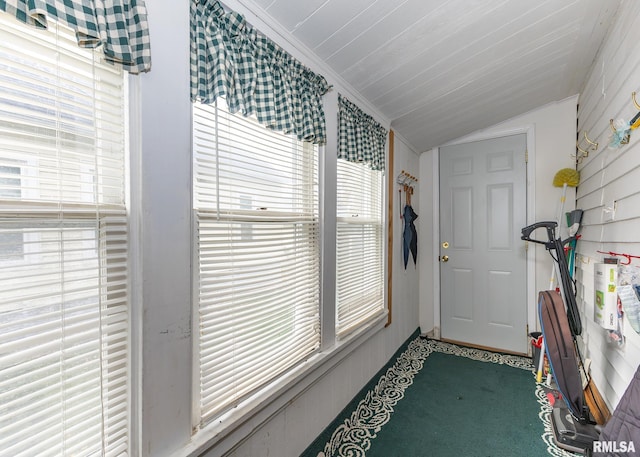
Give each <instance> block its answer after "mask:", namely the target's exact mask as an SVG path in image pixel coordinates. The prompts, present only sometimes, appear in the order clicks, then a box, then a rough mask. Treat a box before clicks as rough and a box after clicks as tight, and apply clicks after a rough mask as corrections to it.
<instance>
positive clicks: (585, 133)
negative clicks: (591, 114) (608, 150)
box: [583, 131, 598, 151]
mask: <svg viewBox="0 0 640 457" xmlns="http://www.w3.org/2000/svg"><path fill="white" fill-rule="evenodd" d="M583 133H584V139H585V140H587V143H589V144H590V145H591V146H589V148H587V149H590V148H591V147H593V150H594V151H597V150H598V143H597V142H595V141H591V140H590V139H589V137H588V136H587V132H586V131H585V132H583Z"/></svg>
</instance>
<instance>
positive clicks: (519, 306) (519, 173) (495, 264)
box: [440, 134, 528, 353]
mask: <svg viewBox="0 0 640 457" xmlns="http://www.w3.org/2000/svg"><path fill="white" fill-rule="evenodd" d="M526 143H527V142H526V135H525V134H518V135H511V136H505V137H500V138H493V139H488V140H482V141H476V142H473V143H465V144H458V145H452V146H445V147H442V148H440V294H441V295H440V315H441V323H440V325H441V335H442V338H445V339H448V340H453V341H459V342H464V343H468V344H473V345H478V346H484V347H488V348H494V349H498V350H503V351H509V352H518V353H526V352H527V344H528V337H527V331H526V326H527V297H526V293H527V288H526V279H527V278H526V252H525V244H524V242H523V241H522V240H520V229H521V228H522V227H524V226H525V225H526V206H527V204H526V188H527V186H526V176H527V172H526V161H525V154H526Z"/></svg>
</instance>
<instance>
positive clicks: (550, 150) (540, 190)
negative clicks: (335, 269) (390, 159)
mask: <svg viewBox="0 0 640 457" xmlns="http://www.w3.org/2000/svg"><path fill="white" fill-rule="evenodd" d="M576 103H577V96H574V97H570V98H567V99H565V100H561V101H558V102H556V103H551V104H548V105H545V106H542V107H540V108H538V109H535V110H532V111H529V112H527V113H525V114H522V115H520V116H517V117H514V118H512V119H510V120H508V121H505V122H502V123H500V124H497V125H495V126H493V127H490V128H488V129H484V130H481V131H478V132H475V133H472V134H470V135H467V136H464V137H461V138H458V139H456V140H454V141H452V142H450V143H461V142H468V141H475V140H479V139H484V138H488V137H496V136H501V135H505V134H513V133H516V132H521V131H528V132H533V138H531V137H530V138H528V141H527V142H528V150H529V171H528V177H529V179H530V180H533V181H531V182H530V183H529V188H530V189H533V190H534V194H533V195H534V198H533V200H531V201H530V202H529V211H528V215H527V217H528V221H529V223H532V222H535V221H543V220H555V219H556V217H557V213H558V211H559V209H560V199H561V196H562V189H561V188H557V187H554V186H553V177H554V176H555V174H556V172H557V171H558V170H560V169H562V168H574V167H575V165H574V159H573V158H572V157H571V155H572V154H574V153H575V126H576ZM532 168H533V169H532ZM420 170H421V176H422V177H423V181H429V182H431V183H432V186H425V185H423V186H421V202H422V208H421V210H422V212H423V213H425V214H426V213H427V211H428V210H430V209H432V208H433V209H432V211H431V212H432V216H431V217H430V221H429V222H427V221H425V220H422V225H421V226H420V230H421V233H420V236H421V237H422V239H427V238H431V239H434V241H433V244H432V248H431V249H432V262H431V265H429V266H425V265H424V263H423V264H422V266H423V268H421V270H420V324H421V327H422V328H423V330H425V331H429V330H431V329H430V328H429V325H432V326H433V325H435V326H436V327H437V326H438V319H439V309H437V307H439V302H438V298H437V295H436V297H434V294H433V291H434V290H435V291H438V290H439V288H438V285H437V284H435V282H436V280H435V279H434V278H437V273H438V270H439V265H438V226H437V224H438V220H437V214H436V213H437V211H438V208H437V201H436V202H434V199H435V200H437V191H438V179H437V174H438V170H437V149H435V150H433V151H427V152H424V153H423V154H421V156H420ZM574 198H575V189H572V188H569V189H568V190H567V198H566V201H567V204H566V207H565V209H566V210H569V209H571V208H573V201H574ZM434 234H435V236H434ZM536 235H538V234H537V233H536ZM540 235H543V234H540ZM541 237H542V238H543V236H541ZM533 257H534V258H535V263H534V264H532V265H530V268H532V269H533V270H534V273H533V284H531V285H529V287H528V289H529V294H530V295H534V294H536V295H535V296H533V297H530V298H529V300H530V305H529V308H530V310H529V314H530V321H535V309H533V308H535V301H536V300H537V291H539V290H546V289H548V288H549V279H550V276H551V268H552V265H553V264H552V261H551V258H550V256H549V255H548V253H547V252H546V251H545V249H544V247H543V246H541V245H535V255H534V256H533ZM434 273H435V275H434ZM530 331H533V329H532V328H531V327H530Z"/></svg>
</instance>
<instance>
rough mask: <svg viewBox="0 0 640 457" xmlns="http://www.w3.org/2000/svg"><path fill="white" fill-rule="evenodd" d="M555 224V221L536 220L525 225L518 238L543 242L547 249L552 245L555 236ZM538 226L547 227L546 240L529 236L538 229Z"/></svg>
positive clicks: (556, 224)
mask: <svg viewBox="0 0 640 457" xmlns="http://www.w3.org/2000/svg"><path fill="white" fill-rule="evenodd" d="M557 226H558V223H557V222H556V221H542V222H536V223H534V224H531V225H527V226H526V227H524V228H523V229H522V236H521V237H520V239H521V240H525V241H531V242H532V243H539V244H544V245H545V247H546V248H547V249H549V248H551V247H552V246H553V242H554V240H555V237H556V227H557ZM539 228H545V229H547V241H541V240H536V239H534V238H531V234H532V233H533V232H534V231H536V230H538V229H539Z"/></svg>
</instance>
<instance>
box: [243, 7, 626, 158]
mask: <svg viewBox="0 0 640 457" xmlns="http://www.w3.org/2000/svg"><path fill="white" fill-rule="evenodd" d="M242 1H243V3H246V4H252V5H253V7H252V8H251V9H253V10H254V11H262V12H264V14H265V15H267V16H270V18H271V19H272V20H273V21H275V22H278V23H279V24H280V25H281V26H282V27H283V28H285V29H286V30H287V31H289V32H290V33H292V34H293V36H295V37H296V38H297V39H298V40H299V41H301V42H302V43H303V44H304V45H305V46H307V47H308V48H309V49H311V50H312V51H313V52H315V53H316V54H317V55H318V56H319V57H320V58H321V59H322V60H324V61H325V62H326V63H327V64H328V65H329V66H330V67H331V68H332V69H333V70H334V71H335V72H336V73H338V74H339V75H340V76H341V77H342V78H343V79H344V80H345V81H346V82H347V83H349V84H350V85H351V86H352V87H353V88H354V89H355V90H356V91H357V92H359V93H360V94H361V95H362V96H363V97H364V98H366V99H367V100H368V101H369V102H370V103H371V104H372V105H373V106H375V107H376V108H377V109H378V110H379V111H380V112H381V113H382V114H383V115H384V116H386V117H387V118H388V119H391V121H392V127H393V128H394V130H395V131H396V132H397V133H398V134H400V135H401V136H402V137H404V138H405V139H406V140H407V141H408V142H409V143H410V144H411V145H412V146H413V147H414V148H415V149H416V150H418V151H424V150H427V149H430V148H432V147H436V146H439V145H441V144H443V143H445V142H447V141H451V140H453V139H455V138H458V137H460V136H463V135H466V134H469V133H472V132H473V131H476V130H479V129H483V128H486V127H489V126H491V125H493V124H495V123H498V122H501V121H504V120H506V119H509V118H510V117H513V116H516V115H519V114H522V113H525V112H527V111H530V110H531V109H534V108H537V107H539V106H542V105H544V104H546V103H549V102H552V101H556V100H560V99H563V98H566V97H569V96H572V95H575V94H577V93H578V92H579V91H580V90H581V89H582V84H583V83H584V81H585V78H586V76H587V72H588V71H589V68H590V67H591V65H592V62H593V61H594V58H595V55H596V52H597V50H598V47H599V46H600V43H601V42H602V39H603V37H604V35H605V34H606V32H607V29H608V27H609V24H610V23H611V20H612V18H613V16H614V14H615V12H616V11H617V7H618V5H619V3H620V0H607V1H602V0H538V1H530V0H349V1H345V0H304V1H302V0H242Z"/></svg>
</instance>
